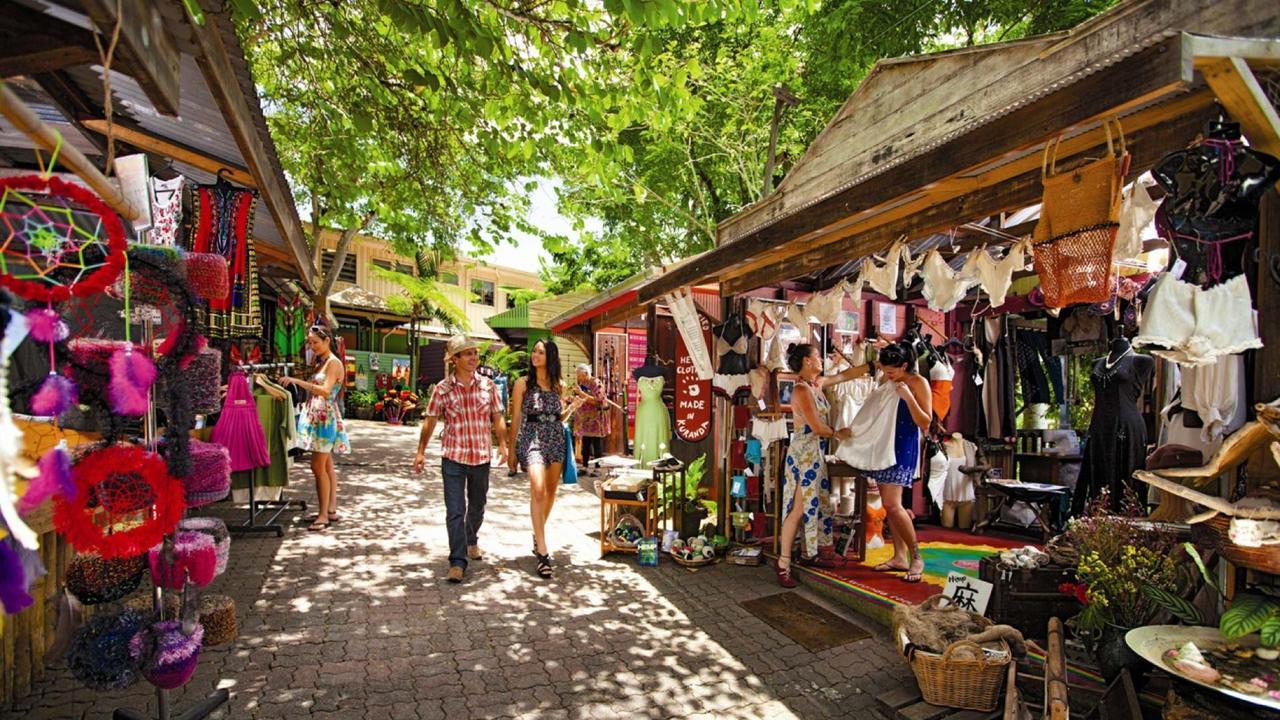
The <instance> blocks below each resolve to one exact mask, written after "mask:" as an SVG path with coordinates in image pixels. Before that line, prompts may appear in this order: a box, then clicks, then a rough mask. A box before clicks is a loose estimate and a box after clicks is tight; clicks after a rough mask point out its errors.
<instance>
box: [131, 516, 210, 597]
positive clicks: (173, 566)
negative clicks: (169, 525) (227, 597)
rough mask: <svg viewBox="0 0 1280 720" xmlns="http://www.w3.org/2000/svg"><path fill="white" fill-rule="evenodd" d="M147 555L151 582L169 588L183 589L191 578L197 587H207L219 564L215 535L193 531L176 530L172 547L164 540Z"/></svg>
mask: <svg viewBox="0 0 1280 720" xmlns="http://www.w3.org/2000/svg"><path fill="white" fill-rule="evenodd" d="M147 557H148V560H149V561H150V563H151V582H152V583H154V584H155V586H156V587H161V588H167V589H169V590H181V589H182V587H183V585H185V584H186V583H187V581H188V580H189V581H191V584H192V585H195V586H196V587H204V586H205V585H208V584H209V583H211V582H213V577H214V575H215V574H216V571H217V567H218V552H217V550H216V549H215V547H214V542H213V538H212V537H211V536H209V535H206V534H204V533H202V532H196V531H194V530H183V531H180V532H178V533H175V534H174V536H173V546H172V548H166V547H165V545H164V543H161V544H159V545H156V546H155V547H153V548H151V552H150V553H148V556H147Z"/></svg>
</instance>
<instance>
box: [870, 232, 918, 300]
mask: <svg viewBox="0 0 1280 720" xmlns="http://www.w3.org/2000/svg"><path fill="white" fill-rule="evenodd" d="M906 250H907V246H906V244H905V243H903V242H902V241H901V240H899V241H897V242H895V243H894V244H893V247H891V248H889V253H888V254H887V255H885V259H884V263H878V262H876V258H875V256H872V257H869V258H867V261H866V262H864V263H863V264H862V276H863V277H864V278H866V280H867V283H868V284H869V285H871V289H873V290H875V291H876V292H878V293H880V294H881V295H884V296H885V297H887V298H889V299H890V300H897V299H898V271H899V270H900V269H901V268H900V267H899V265H900V264H901V262H902V254H903V252H905V251H906Z"/></svg>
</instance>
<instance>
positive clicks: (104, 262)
mask: <svg viewBox="0 0 1280 720" xmlns="http://www.w3.org/2000/svg"><path fill="white" fill-rule="evenodd" d="M124 253H125V239H124V225H123V224H122V223H121V222H120V218H119V217H118V216H117V215H116V214H115V213H114V212H112V211H111V209H110V208H108V207H107V205H106V204H105V203H103V202H102V200H101V199H99V198H98V196H97V195H94V194H93V192H91V191H89V190H87V189H85V188H83V187H80V186H79V185H74V184H72V183H68V182H64V181H62V180H59V179H58V178H56V177H50V178H42V177H40V176H38V175H20V176H16V177H9V178H0V285H3V286H4V287H7V288H9V289H10V290H12V291H13V292H14V293H16V294H18V295H20V296H22V297H23V298H26V299H27V300H35V301H39V302H45V303H47V302H61V301H63V300H67V299H68V298H70V297H72V296H86V295H93V294H96V293H100V292H102V291H103V290H105V289H106V288H107V286H109V285H110V284H111V283H112V282H114V281H115V279H116V278H117V277H119V275H120V271H121V270H123V269H124Z"/></svg>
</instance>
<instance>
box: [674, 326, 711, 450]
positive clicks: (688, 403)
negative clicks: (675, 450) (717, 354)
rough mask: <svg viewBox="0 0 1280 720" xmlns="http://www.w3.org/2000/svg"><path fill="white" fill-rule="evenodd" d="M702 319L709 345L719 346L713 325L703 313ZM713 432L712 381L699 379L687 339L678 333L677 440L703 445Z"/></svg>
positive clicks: (703, 333)
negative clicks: (712, 328) (685, 341)
mask: <svg viewBox="0 0 1280 720" xmlns="http://www.w3.org/2000/svg"><path fill="white" fill-rule="evenodd" d="M698 320H699V322H700V324H701V326H702V337H703V338H704V339H705V341H706V346H707V347H709V348H710V347H715V346H714V345H713V344H712V343H711V322H710V321H709V320H707V318H706V317H705V316H703V315H702V314H701V313H699V314H698ZM710 433H711V381H710V380H698V372H697V370H696V369H695V368H694V365H693V359H692V358H690V357H689V349H688V348H686V347H685V343H684V338H683V337H681V336H680V333H676V437H678V438H680V439H681V440H684V441H685V442H699V441H701V440H705V439H706V438H707V435H709V434H710Z"/></svg>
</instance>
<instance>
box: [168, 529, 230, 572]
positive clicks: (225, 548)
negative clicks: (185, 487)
mask: <svg viewBox="0 0 1280 720" xmlns="http://www.w3.org/2000/svg"><path fill="white" fill-rule="evenodd" d="M178 529H179V530H190V531H192V532H199V533H204V534H205V535H208V536H209V537H211V538H213V549H214V551H215V552H216V553H217V554H218V563H217V567H215V568H214V574H215V575H221V574H222V573H224V572H226V571H227V561H228V560H229V559H230V558H231V533H230V532H229V531H228V530H227V524H226V523H225V522H223V521H222V520H221V519H219V518H216V517H193V518H187V519H185V520H183V521H182V522H180V523H178Z"/></svg>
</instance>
